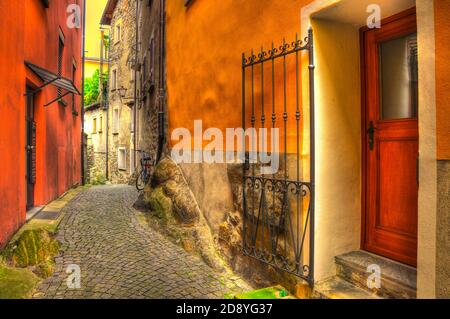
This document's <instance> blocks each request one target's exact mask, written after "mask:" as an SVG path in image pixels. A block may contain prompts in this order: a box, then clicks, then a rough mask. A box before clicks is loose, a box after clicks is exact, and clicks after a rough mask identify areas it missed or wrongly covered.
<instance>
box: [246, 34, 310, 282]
mask: <svg viewBox="0 0 450 319" xmlns="http://www.w3.org/2000/svg"><path fill="white" fill-rule="evenodd" d="M313 49H314V46H313V31H312V29H310V30H309V31H308V36H307V37H306V38H305V39H304V40H303V41H302V40H299V39H298V36H297V37H296V40H295V41H294V42H292V43H287V42H286V41H285V40H283V44H282V45H281V46H280V47H274V45H273V44H272V48H271V49H270V50H268V51H264V50H263V49H261V51H260V52H259V53H256V54H255V53H254V52H253V51H252V53H251V55H250V56H249V57H246V56H245V54H243V57H242V121H243V128H244V130H245V129H246V127H248V128H255V129H256V128H257V127H259V128H265V127H267V128H278V129H279V130H280V131H281V132H282V133H284V134H283V137H282V140H281V141H280V144H281V147H283V149H284V151H283V152H281V151H280V152H279V154H278V155H279V157H280V158H281V159H280V162H281V164H280V170H279V171H278V172H277V173H274V174H272V175H263V174H262V173H258V171H257V169H258V168H259V167H260V166H261V163H259V162H258V160H256V161H254V156H252V161H250V155H249V153H247V155H246V163H245V165H244V171H243V214H244V220H243V252H244V254H245V255H247V256H250V257H253V258H256V259H258V260H260V261H262V262H264V263H266V264H269V265H271V266H273V267H275V268H276V269H280V270H283V271H286V272H288V273H291V274H294V275H296V276H298V277H301V278H303V279H305V280H307V281H308V282H309V283H310V284H311V285H312V284H313V283H314V231H313V230H314V179H315V176H314V172H315V167H314V163H315V143H314V54H313V53H314V52H313ZM303 51H305V52H306V53H307V54H308V55H309V57H308V60H309V104H310V105H309V110H310V116H309V123H310V132H311V133H310V140H309V143H310V154H309V170H310V174H309V181H303V180H302V179H303V178H302V175H303V173H302V167H301V158H302V146H301V145H302V135H301V131H302V127H301V125H302V114H301V107H300V105H301V103H300V92H299V91H300V62H301V61H300V58H301V52H303ZM288 59H290V60H292V59H293V60H294V61H295V62H294V64H293V66H292V68H288V66H287V65H288ZM278 65H281V71H278V72H277V66H278ZM294 68H295V71H294ZM267 69H268V70H267ZM265 71H266V72H265ZM265 73H266V74H267V73H269V74H270V75H271V76H269V77H265V76H264V75H265ZM280 74H281V76H280ZM270 78H271V80H270ZM291 78H293V80H292V81H290V79H291ZM247 82H250V83H251V84H248V83H247ZM267 82H268V83H269V85H267ZM276 82H279V83H276ZM289 82H293V83H294V84H295V89H293V90H292V87H293V86H294V85H290V84H291V83H289ZM289 85H290V86H289ZM248 86H250V89H247V87H248ZM267 86H270V90H269V92H267V90H265V87H267ZM247 90H248V91H247ZM289 91H295V93H294V92H293V93H292V94H291V95H289V93H290V92H289ZM270 92H271V93H270ZM268 97H269V100H271V101H270V102H267V100H268ZM280 101H281V102H280ZM269 105H270V107H269ZM294 109H295V112H294V113H295V114H293V115H292V113H291V114H289V113H290V112H289V111H291V110H292V111H293V110H294ZM246 113H251V115H250V116H247V114H246ZM266 113H267V114H266ZM267 119H270V120H269V121H271V124H270V125H267V124H266V122H269V121H267ZM259 123H260V125H259ZM293 133H295V138H292V135H294V134H293ZM288 135H291V138H288ZM272 138H273V136H272ZM244 143H245V142H244ZM292 144H295V145H292ZM244 147H245V146H244ZM271 152H274V149H272V150H271Z"/></svg>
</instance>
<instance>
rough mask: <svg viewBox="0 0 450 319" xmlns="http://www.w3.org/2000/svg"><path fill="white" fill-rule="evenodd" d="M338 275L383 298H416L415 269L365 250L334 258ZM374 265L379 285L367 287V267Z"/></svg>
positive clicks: (368, 273)
mask: <svg viewBox="0 0 450 319" xmlns="http://www.w3.org/2000/svg"><path fill="white" fill-rule="evenodd" d="M335 260H336V272H337V275H338V277H340V278H342V279H344V280H346V281H348V282H349V283H351V284H353V285H355V286H357V287H359V288H362V289H365V290H367V291H371V292H372V293H375V294H377V295H378V296H380V297H383V298H395V299H411V298H416V278H417V274H416V269H415V268H413V267H410V266H407V265H404V264H401V263H398V262H396V261H393V260H390V259H387V258H384V257H381V256H377V255H374V254H371V253H368V252H365V251H354V252H351V253H348V254H344V255H340V256H337V257H336V258H335ZM373 265H376V266H377V267H379V270H380V274H381V281H380V283H381V287H380V288H379V289H376V288H373V289H369V288H368V285H367V279H368V278H369V276H370V275H371V274H372V272H368V267H369V266H372V267H373Z"/></svg>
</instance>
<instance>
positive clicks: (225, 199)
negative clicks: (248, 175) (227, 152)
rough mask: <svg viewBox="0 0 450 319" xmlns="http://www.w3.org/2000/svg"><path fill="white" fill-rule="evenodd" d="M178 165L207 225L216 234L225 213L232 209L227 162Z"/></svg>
mask: <svg viewBox="0 0 450 319" xmlns="http://www.w3.org/2000/svg"><path fill="white" fill-rule="evenodd" d="M180 167H181V169H182V171H183V174H184V175H185V178H186V181H187V183H188V185H189V187H190V188H191V190H192V193H193V194H194V195H195V198H196V200H197V203H198V205H199V207H200V209H201V210H202V213H203V215H204V216H205V219H206V221H207V222H208V225H209V226H210V227H211V230H212V232H213V234H217V233H218V230H219V226H220V224H221V223H222V222H223V221H224V220H225V216H226V215H227V213H229V212H233V211H234V207H233V195H232V193H231V187H230V181H229V179H228V171H227V164H181V165H180Z"/></svg>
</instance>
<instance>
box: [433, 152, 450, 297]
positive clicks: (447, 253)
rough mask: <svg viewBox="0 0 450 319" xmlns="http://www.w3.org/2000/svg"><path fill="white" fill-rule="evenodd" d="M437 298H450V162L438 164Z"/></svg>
mask: <svg viewBox="0 0 450 319" xmlns="http://www.w3.org/2000/svg"><path fill="white" fill-rule="evenodd" d="M437 200H438V207H437V229H436V233H437V247H436V250H437V255H436V257H437V258H436V297H437V298H450V161H439V162H438V199H437Z"/></svg>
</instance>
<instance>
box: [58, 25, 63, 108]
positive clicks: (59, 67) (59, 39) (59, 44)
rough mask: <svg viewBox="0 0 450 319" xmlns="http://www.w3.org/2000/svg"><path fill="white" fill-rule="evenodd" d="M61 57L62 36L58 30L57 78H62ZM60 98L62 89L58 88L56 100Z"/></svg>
mask: <svg viewBox="0 0 450 319" xmlns="http://www.w3.org/2000/svg"><path fill="white" fill-rule="evenodd" d="M63 57H64V35H63V33H62V31H61V29H60V30H59V38H58V76H59V77H61V76H62V70H63ZM61 97H62V89H61V88H58V98H60V99H61ZM59 102H60V103H62V102H63V101H62V100H60V101H59Z"/></svg>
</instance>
